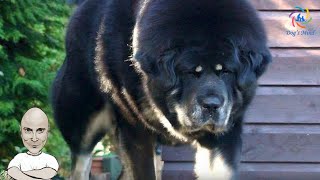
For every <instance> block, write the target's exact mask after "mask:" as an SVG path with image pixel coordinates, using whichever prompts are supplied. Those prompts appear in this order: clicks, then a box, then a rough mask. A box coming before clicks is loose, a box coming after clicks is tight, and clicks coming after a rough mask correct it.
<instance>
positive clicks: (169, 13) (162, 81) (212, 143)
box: [52, 0, 271, 180]
mask: <svg viewBox="0 0 320 180" xmlns="http://www.w3.org/2000/svg"><path fill="white" fill-rule="evenodd" d="M66 50H67V55H66V60H65V62H64V64H63V65H62V67H61V69H60V70H59V72H58V75H57V77H56V79H55V82H54V84H53V94H52V102H53V107H54V116H55V119H56V122H57V124H58V127H59V128H60V130H61V132H62V135H63V136H64V138H65V140H66V142H67V143H68V144H69V146H70V148H71V151H72V160H73V179H76V180H82V179H88V178H89V174H88V172H89V171H88V169H89V168H90V154H91V151H92V149H93V147H94V146H95V144H96V143H97V142H98V141H99V140H100V139H101V138H102V137H103V136H104V135H105V133H109V134H110V135H111V136H112V137H113V141H114V143H115V144H116V145H117V147H118V148H117V149H118V153H119V156H120V158H121V161H122V163H123V165H124V171H123V173H122V175H121V179H134V180H144V179H147V180H151V179H155V170H154V161H153V158H154V144H155V142H156V141H157V140H160V142H162V143H171V144H175V143H190V144H193V145H194V147H195V148H196V150H197V153H196V157H195V159H196V164H195V167H194V170H195V174H196V176H197V177H198V179H237V164H238V163H239V155H240V149H241V138H240V135H241V123H242V119H243V116H244V112H245V110H246V108H247V106H248V105H249V103H250V102H251V100H252V98H253V96H254V94H255V89H256V86H257V79H258V78H259V77H260V76H261V75H262V73H263V72H264V71H265V69H266V67H267V65H268V63H269V62H270V61H271V57H270V53H269V50H268V48H267V46H266V37H265V31H264V28H263V26H262V23H261V21H260V20H259V18H258V16H257V14H256V11H255V9H254V8H253V7H251V5H249V4H248V3H247V2H246V1H244V0H225V1H218V0H216V1H214V0H141V1H130V0H87V1H85V2H84V3H82V5H81V6H79V7H78V9H77V10H76V12H75V13H74V15H73V16H72V18H71V20H70V24H69V26H68V31H67V36H66Z"/></svg>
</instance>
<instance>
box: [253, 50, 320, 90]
mask: <svg viewBox="0 0 320 180" xmlns="http://www.w3.org/2000/svg"><path fill="white" fill-rule="evenodd" d="M272 55H273V62H272V63H271V64H270V66H269V68H268V70H267V71H266V73H265V74H264V75H262V77H261V78H260V79H259V84H260V85H320V50H301V49H300V50H273V51H272Z"/></svg>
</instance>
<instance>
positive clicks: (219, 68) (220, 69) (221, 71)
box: [215, 64, 232, 75]
mask: <svg viewBox="0 0 320 180" xmlns="http://www.w3.org/2000/svg"><path fill="white" fill-rule="evenodd" d="M215 69H216V71H217V72H218V73H219V74H220V75H224V74H231V73H232V71H230V70H229V69H227V68H225V67H223V66H222V65H221V64H217V65H216V67H215Z"/></svg>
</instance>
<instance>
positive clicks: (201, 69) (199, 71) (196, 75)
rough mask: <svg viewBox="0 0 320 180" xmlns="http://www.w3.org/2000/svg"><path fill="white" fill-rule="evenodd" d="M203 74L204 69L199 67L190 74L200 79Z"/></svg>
mask: <svg viewBox="0 0 320 180" xmlns="http://www.w3.org/2000/svg"><path fill="white" fill-rule="evenodd" d="M202 72H203V67H202V66H200V65H199V66H197V67H196V68H195V69H194V70H193V71H190V72H189V74H191V75H193V76H195V77H197V78H199V77H200V76H201V74H202Z"/></svg>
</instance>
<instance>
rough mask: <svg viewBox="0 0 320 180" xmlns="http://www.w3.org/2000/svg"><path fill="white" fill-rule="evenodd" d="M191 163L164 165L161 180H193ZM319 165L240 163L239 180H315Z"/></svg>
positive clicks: (319, 173)
mask: <svg viewBox="0 0 320 180" xmlns="http://www.w3.org/2000/svg"><path fill="white" fill-rule="evenodd" d="M193 169H194V164H193V163H176V162H174V163H169V162H166V163H165V164H164V168H163V171H162V179H170V180H194V179H195V176H194V172H193ZM319 177H320V164H308V163H300V164H291V163H265V164H261V163H241V164H240V180H257V179H258V180H279V179H283V180H285V179H290V180H301V179H304V180H317V179H319Z"/></svg>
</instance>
